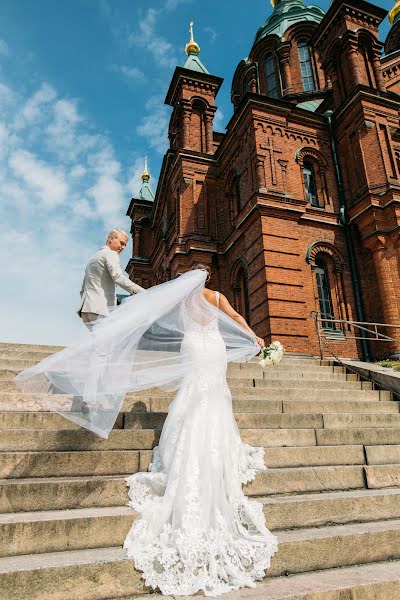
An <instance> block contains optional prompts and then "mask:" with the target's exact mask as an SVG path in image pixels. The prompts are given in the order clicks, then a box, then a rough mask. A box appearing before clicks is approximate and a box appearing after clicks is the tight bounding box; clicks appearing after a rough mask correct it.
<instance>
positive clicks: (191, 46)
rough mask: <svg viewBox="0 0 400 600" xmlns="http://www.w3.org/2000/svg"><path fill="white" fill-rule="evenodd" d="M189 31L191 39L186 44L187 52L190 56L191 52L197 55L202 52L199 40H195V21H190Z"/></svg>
mask: <svg viewBox="0 0 400 600" xmlns="http://www.w3.org/2000/svg"><path fill="white" fill-rule="evenodd" d="M189 33H190V40H189V43H188V44H186V46H185V52H186V54H187V55H188V56H189V54H192V53H193V54H195V55H196V56H197V55H198V54H199V53H200V46H199V45H198V43H197V42H195V41H194V36H193V21H190V25H189Z"/></svg>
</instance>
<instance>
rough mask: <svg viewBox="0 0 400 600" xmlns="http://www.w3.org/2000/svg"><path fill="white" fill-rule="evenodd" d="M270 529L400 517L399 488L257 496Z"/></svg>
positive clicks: (363, 521) (364, 521) (322, 525)
mask: <svg viewBox="0 0 400 600" xmlns="http://www.w3.org/2000/svg"><path fill="white" fill-rule="evenodd" d="M258 500H259V501H260V502H262V503H263V505H264V515H265V520H266V524H267V526H268V528H269V529H271V530H273V531H277V530H280V529H286V530H287V529H298V528H304V527H324V526H328V525H344V524H349V523H367V522H369V521H385V520H388V519H400V489H396V488H395V489H387V490H365V489H358V490H350V491H335V492H321V493H319V494H315V493H314V494H296V495H291V496H275V497H267V498H258Z"/></svg>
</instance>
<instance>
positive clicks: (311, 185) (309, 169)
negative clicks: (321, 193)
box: [303, 161, 319, 206]
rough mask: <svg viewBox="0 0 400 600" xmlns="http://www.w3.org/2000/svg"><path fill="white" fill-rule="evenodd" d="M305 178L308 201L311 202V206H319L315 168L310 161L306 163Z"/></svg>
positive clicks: (304, 168) (304, 167)
mask: <svg viewBox="0 0 400 600" xmlns="http://www.w3.org/2000/svg"><path fill="white" fill-rule="evenodd" d="M303 177H304V187H305V190H306V199H307V200H308V202H310V204H311V206H319V202H318V194H317V185H316V180H315V172H314V167H313V165H312V163H311V162H309V161H304V166H303Z"/></svg>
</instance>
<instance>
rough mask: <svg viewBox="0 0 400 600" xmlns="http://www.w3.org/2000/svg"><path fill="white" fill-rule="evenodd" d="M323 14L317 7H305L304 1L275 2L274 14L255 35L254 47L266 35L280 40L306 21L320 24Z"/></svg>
mask: <svg viewBox="0 0 400 600" xmlns="http://www.w3.org/2000/svg"><path fill="white" fill-rule="evenodd" d="M324 15H325V12H324V11H323V10H322V8H320V7H319V6H306V5H305V4H304V0H275V7H274V12H273V13H272V15H270V16H269V17H268V19H267V20H266V21H265V24H264V26H263V27H260V29H259V30H258V31H257V33H256V37H255V40H254V45H255V44H256V43H257V42H259V41H260V40H261V39H262V38H264V37H266V36H267V35H277V36H278V37H279V38H282V37H283V35H284V33H285V31H287V30H288V29H289V27H292V25H295V24H296V23H301V22H304V21H308V22H311V23H320V22H321V21H322V19H323V17H324Z"/></svg>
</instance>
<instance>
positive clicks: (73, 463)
mask: <svg viewBox="0 0 400 600" xmlns="http://www.w3.org/2000/svg"><path fill="white" fill-rule="evenodd" d="M151 454H152V452H151V450H144V451H139V450H123V451H120V450H90V451H74V452H51V451H48V452H0V478H12V479H17V478H25V477H29V478H33V477H39V478H41V477H79V476H82V475H87V476H91V475H93V476H95V475H121V474H122V475H130V474H131V473H136V471H143V470H147V467H148V464H149V462H150V460H151Z"/></svg>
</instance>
